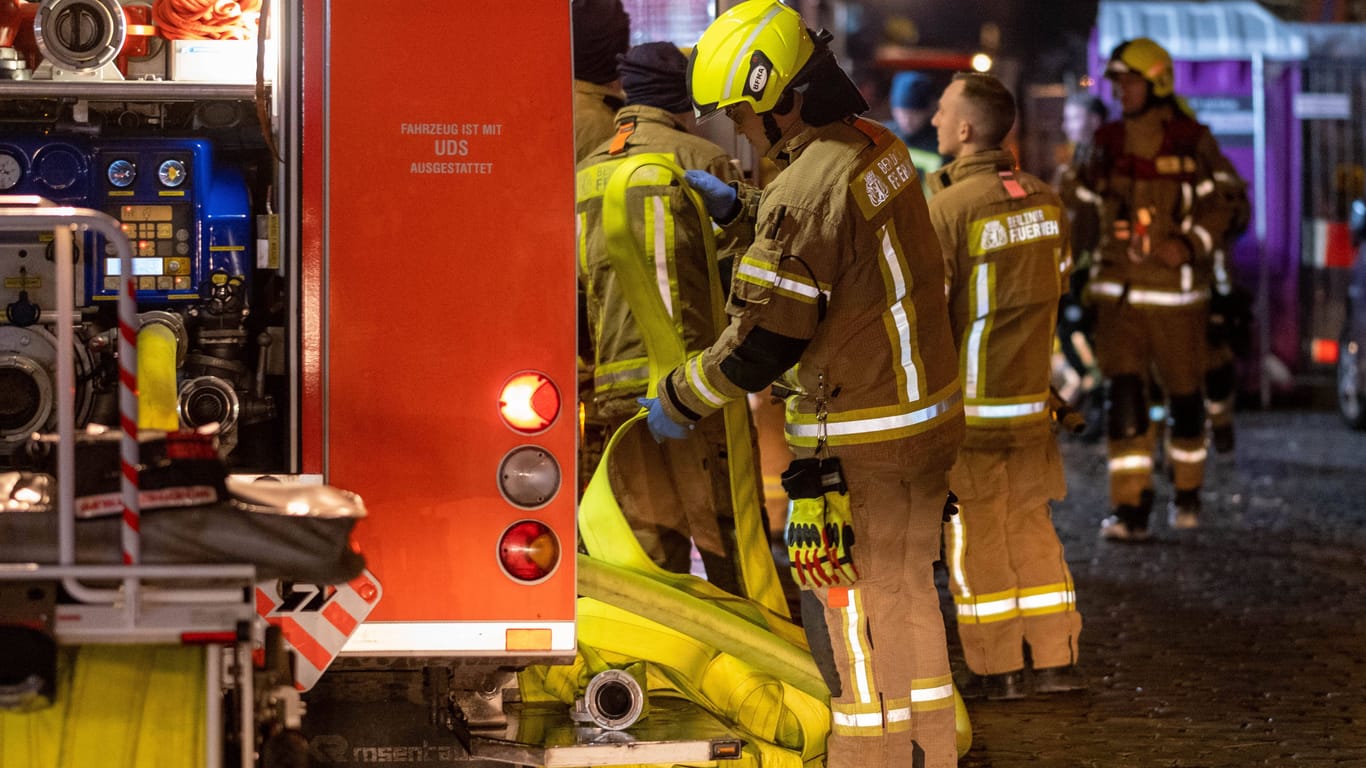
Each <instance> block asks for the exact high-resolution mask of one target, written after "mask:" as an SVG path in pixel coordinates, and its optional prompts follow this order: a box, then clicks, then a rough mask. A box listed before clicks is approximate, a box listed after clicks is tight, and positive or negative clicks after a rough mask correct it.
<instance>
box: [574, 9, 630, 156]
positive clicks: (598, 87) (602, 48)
mask: <svg viewBox="0 0 1366 768" xmlns="http://www.w3.org/2000/svg"><path fill="white" fill-rule="evenodd" d="M570 11H571V18H570V23H571V24H572V25H573V43H574V160H575V161H576V162H577V161H580V160H583V159H584V157H586V156H587V155H588V153H589V152H591V151H592V150H593V148H594V147H596V146H597V145H599V144H601V143H602V142H604V141H606V140H607V139H609V138H611V136H612V131H613V130H614V129H615V122H614V118H615V116H616V113H617V110H618V109H621V107H622V105H623V103H624V101H623V96H622V93H621V79H620V76H619V75H618V73H617V56H619V55H621V54H623V53H626V49H627V47H628V46H629V45H630V42H631V17H630V15H629V14H627V13H626V10H625V9H624V8H622V7H621V0H573V3H572V4H571V5H570Z"/></svg>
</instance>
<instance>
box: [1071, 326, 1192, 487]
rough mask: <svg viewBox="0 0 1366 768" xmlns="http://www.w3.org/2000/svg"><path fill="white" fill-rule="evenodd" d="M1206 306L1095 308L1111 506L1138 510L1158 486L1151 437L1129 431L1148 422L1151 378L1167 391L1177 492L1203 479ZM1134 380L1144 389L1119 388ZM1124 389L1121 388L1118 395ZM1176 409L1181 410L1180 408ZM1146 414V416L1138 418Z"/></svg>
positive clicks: (1145, 432) (1169, 452) (1169, 453)
mask: <svg viewBox="0 0 1366 768" xmlns="http://www.w3.org/2000/svg"><path fill="white" fill-rule="evenodd" d="M1208 314H1209V312H1208V308H1207V304H1206V302H1203V301H1201V302H1198V303H1195V304H1186V305H1180V306H1170V307H1169V306H1153V305H1134V304H1131V303H1129V302H1127V301H1126V302H1116V301H1113V300H1100V301H1097V302H1096V358H1097V361H1098V362H1099V363H1100V370H1101V373H1103V374H1104V375H1105V378H1106V381H1107V382H1109V385H1110V389H1109V402H1108V403H1107V411H1108V412H1109V413H1108V421H1109V430H1108V431H1109V446H1108V454H1109V470H1110V502H1111V506H1112V507H1119V506H1139V505H1140V504H1141V499H1142V497H1143V492H1144V491H1149V490H1151V489H1152V487H1153V478H1152V470H1153V449H1154V447H1155V446H1154V440H1155V438H1154V433H1153V432H1152V431H1151V430H1147V429H1125V428H1123V425H1126V424H1127V425H1134V424H1140V423H1144V422H1146V421H1147V416H1146V414H1147V411H1148V406H1149V403H1148V398H1147V391H1148V388H1147V382H1148V380H1149V376H1152V375H1154V374H1155V375H1156V376H1157V380H1158V383H1159V384H1161V385H1162V388H1163V390H1165V391H1166V393H1167V397H1168V402H1169V403H1170V404H1171V408H1169V414H1170V415H1169V421H1170V422H1171V424H1170V428H1169V429H1168V430H1167V457H1168V460H1169V462H1170V464H1171V468H1172V480H1173V485H1174V486H1175V487H1176V489H1177V490H1178V491H1182V490H1194V489H1198V488H1200V486H1201V485H1202V484H1203V483H1204V477H1205V456H1206V453H1205V430H1204V426H1205V414H1204V399H1203V396H1202V395H1201V391H1202V388H1203V385H1204V376H1205V356H1206V344H1207V339H1206V326H1207V325H1208ZM1134 379H1137V381H1138V382H1141V385H1140V386H1134V387H1129V386H1117V384H1119V383H1120V382H1121V381H1133V380H1134ZM1121 390H1123V391H1122V392H1121ZM1179 404H1184V406H1183V407H1180V408H1178V405H1179ZM1140 414H1143V415H1140Z"/></svg>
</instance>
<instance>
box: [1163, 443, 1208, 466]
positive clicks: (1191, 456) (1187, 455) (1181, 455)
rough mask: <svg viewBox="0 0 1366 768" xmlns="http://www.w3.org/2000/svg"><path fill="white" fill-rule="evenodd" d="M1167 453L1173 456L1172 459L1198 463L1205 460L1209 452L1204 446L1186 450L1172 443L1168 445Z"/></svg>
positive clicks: (1186, 462) (1184, 462)
mask: <svg viewBox="0 0 1366 768" xmlns="http://www.w3.org/2000/svg"><path fill="white" fill-rule="evenodd" d="M1167 455H1168V456H1169V457H1171V460H1172V461H1179V462H1181V463H1183V464H1198V463H1200V462H1202V461H1204V460H1205V458H1206V457H1207V456H1209V453H1208V452H1207V451H1206V450H1205V449H1204V448H1197V449H1195V450H1193V451H1186V450H1182V449H1180V448H1177V447H1176V446H1174V445H1172V446H1168V447H1167Z"/></svg>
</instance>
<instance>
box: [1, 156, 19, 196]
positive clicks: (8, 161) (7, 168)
mask: <svg viewBox="0 0 1366 768" xmlns="http://www.w3.org/2000/svg"><path fill="white" fill-rule="evenodd" d="M23 173H24V172H23V169H22V168H20V167H19V160H18V158H16V157H15V156H14V155H7V154H4V153H3V152H0V189H14V186H15V185H16V184H18V183H19V177H21V176H23Z"/></svg>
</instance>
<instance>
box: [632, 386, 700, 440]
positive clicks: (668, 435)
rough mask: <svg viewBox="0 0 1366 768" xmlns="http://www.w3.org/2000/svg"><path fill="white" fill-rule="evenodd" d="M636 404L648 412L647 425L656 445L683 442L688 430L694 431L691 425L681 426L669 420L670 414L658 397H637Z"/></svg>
mask: <svg viewBox="0 0 1366 768" xmlns="http://www.w3.org/2000/svg"><path fill="white" fill-rule="evenodd" d="M636 402H637V403H640V404H641V406H643V407H644V408H645V410H646V412H647V413H646V416H645V425H646V426H648V427H649V428H650V434H651V435H653V436H654V438H655V442H656V443H662V442H664V441H665V440H682V439H684V438H686V437H687V436H688V430H690V429H692V425H691V424H679V423H678V422H676V421H674V420H673V419H671V418H669V414H667V413H665V412H664V405H663V404H662V403H660V402H659V398H657V397H637V398H636Z"/></svg>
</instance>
